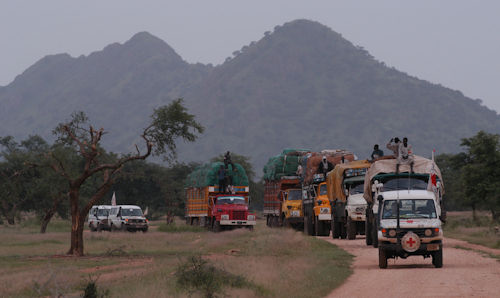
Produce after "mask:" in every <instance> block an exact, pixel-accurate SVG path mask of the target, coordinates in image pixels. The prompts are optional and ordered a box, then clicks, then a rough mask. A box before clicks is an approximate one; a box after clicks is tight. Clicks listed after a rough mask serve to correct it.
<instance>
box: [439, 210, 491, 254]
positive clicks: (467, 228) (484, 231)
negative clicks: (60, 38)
mask: <svg viewBox="0 0 500 298" xmlns="http://www.w3.org/2000/svg"><path fill="white" fill-rule="evenodd" d="M496 227H500V224H498V223H495V222H493V221H492V219H491V216H490V215H489V213H487V212H480V213H478V221H474V220H473V219H472V212H467V211H465V212H448V219H447V222H446V224H445V225H444V227H443V230H444V234H445V236H446V237H451V238H456V239H461V240H465V241H468V242H470V243H474V244H479V245H483V246H486V247H490V248H497V249H500V233H499V232H498V231H496V230H495V228H496Z"/></svg>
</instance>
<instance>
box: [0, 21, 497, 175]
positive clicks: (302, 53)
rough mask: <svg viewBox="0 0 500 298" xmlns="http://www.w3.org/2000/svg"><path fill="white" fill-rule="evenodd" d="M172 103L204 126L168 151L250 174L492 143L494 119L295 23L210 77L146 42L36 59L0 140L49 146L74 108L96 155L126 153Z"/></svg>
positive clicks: (20, 81)
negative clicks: (305, 160)
mask: <svg viewBox="0 0 500 298" xmlns="http://www.w3.org/2000/svg"><path fill="white" fill-rule="evenodd" d="M381 34H382V33H381ZM200 51H203V48H200ZM408 59H412V57H408ZM462 71H467V70H462ZM177 97H183V98H184V99H185V103H186V105H187V106H188V108H189V110H190V112H191V113H194V114H195V115H196V116H197V120H198V121H199V122H201V123H202V124H203V125H204V126H205V127H206V133H205V134H204V135H202V136H201V137H200V138H199V140H198V141H197V142H196V143H193V144H187V145H184V144H179V157H180V159H181V160H183V161H191V160H195V161H205V160H207V159H208V158H210V157H213V156H215V155H218V154H220V153H222V152H224V151H226V150H230V151H233V152H237V153H239V154H244V155H249V156H251V157H252V160H253V161H254V162H255V166H256V171H257V172H260V171H261V169H262V166H263V164H264V163H265V162H266V161H267V159H268V158H269V157H270V156H272V155H276V154H277V153H279V152H280V151H281V150H282V149H283V148H286V147H301V148H310V149H312V150H321V149H325V148H344V149H349V150H352V151H354V152H355V153H357V154H358V156H359V157H360V158H364V157H367V156H368V154H369V153H370V152H371V148H372V146H373V144H374V143H380V144H381V145H382V146H383V145H384V144H385V142H387V141H388V140H389V139H390V138H391V137H394V136H401V137H402V136H407V137H408V138H409V139H410V143H412V144H413V147H414V150H415V151H416V153H417V154H420V155H426V156H428V155H429V154H430V151H431V150H432V149H433V148H436V149H437V151H438V153H443V152H456V151H458V150H459V149H460V148H459V143H460V138H464V137H470V136H472V135H474V134H475V133H476V132H477V131H478V130H480V129H483V130H486V131H488V132H494V133H500V115H498V114H497V113H496V112H495V111H492V110H489V109H488V108H486V107H484V106H482V105H481V103H480V102H479V101H477V100H472V99H470V98H467V97H465V96H464V95H463V94H462V93H461V92H459V91H454V90H451V89H448V88H445V87H442V86H440V85H435V84H432V83H429V82H426V81H423V80H420V79H417V78H415V77H411V76H409V75H407V74H405V73H402V72H400V71H397V70H396V69H394V68H389V67H387V66H385V65H384V64H383V63H381V62H379V61H377V60H376V59H375V58H373V57H372V56H370V54H369V53H368V52H367V51H365V50H364V49H362V48H360V47H356V46H354V45H353V44H351V43H350V42H349V41H347V40H345V39H344V38H342V36H341V35H340V34H338V33H336V32H334V31H332V30H331V29H329V28H328V27H325V26H323V25H321V24H319V23H317V22H313V21H307V20H296V21H292V22H289V23H286V24H284V25H283V26H277V27H275V29H274V31H273V32H272V33H271V32H267V33H266V34H265V36H264V37H263V38H262V39H261V40H259V41H257V42H252V43H250V44H249V45H247V46H244V47H243V48H242V49H241V50H240V51H236V52H235V53H234V56H233V57H232V58H231V59H227V60H226V62H224V63H223V64H221V65H218V66H215V67H214V66H212V65H203V64H189V63H187V62H185V61H184V60H182V58H181V56H179V55H178V54H177V53H176V52H175V51H174V50H173V49H172V48H171V47H170V46H168V45H167V44H166V43H165V42H164V41H162V40H160V39H158V38H156V37H154V36H152V35H151V34H149V33H147V32H141V33H138V34H136V35H134V36H133V37H132V38H131V39H130V40H129V41H127V42H126V43H124V44H111V45H109V46H107V47H106V48H104V49H103V50H102V51H98V52H94V53H92V54H91V55H89V56H81V57H78V58H72V57H70V56H69V55H67V54H58V55H51V56H46V57H44V58H42V59H41V60H40V61H38V62H37V63H35V64H34V65H33V66H31V67H30V68H28V69H27V70H26V71H25V72H24V73H23V74H21V75H19V76H18V77H17V78H16V79H15V80H14V81H13V82H12V83H11V84H9V85H8V86H6V87H0V106H1V109H0V118H1V119H2V121H1V123H2V125H1V126H0V135H1V136H5V135H14V136H16V138H24V137H26V136H28V135H29V134H40V135H42V136H43V137H45V138H50V134H51V130H52V129H53V128H54V127H55V126H56V125H57V123H59V122H61V121H63V120H65V119H68V118H69V117H70V114H71V113H72V112H73V111H78V110H82V111H85V112H86V113H87V115H88V116H89V117H90V119H91V121H92V122H93V123H95V124H96V125H95V126H99V127H100V126H102V127H104V128H105V129H106V130H107V131H108V132H109V134H107V135H106V136H105V138H104V145H105V147H106V148H107V149H109V150H112V151H115V152H129V151H132V150H133V144H134V143H135V142H138V141H139V138H138V136H139V134H140V132H141V129H142V128H143V127H144V126H145V125H146V123H147V122H148V120H149V115H150V114H151V113H152V111H153V109H154V108H155V107H158V106H160V105H163V104H166V103H168V102H170V101H171V100H172V99H174V98H177ZM384 147H385V146H384Z"/></svg>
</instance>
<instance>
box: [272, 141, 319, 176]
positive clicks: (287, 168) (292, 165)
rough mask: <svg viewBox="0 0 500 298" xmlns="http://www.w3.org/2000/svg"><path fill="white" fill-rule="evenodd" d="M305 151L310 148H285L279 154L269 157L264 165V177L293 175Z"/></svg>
mask: <svg viewBox="0 0 500 298" xmlns="http://www.w3.org/2000/svg"><path fill="white" fill-rule="evenodd" d="M307 152H310V150H307V149H291V148H287V149H284V150H283V152H282V153H281V154H280V155H276V156H273V157H271V158H269V160H268V162H267V164H266V165H265V166H264V179H265V180H277V179H280V178H281V177H283V176H295V175H296V172H297V167H298V166H299V164H300V163H301V159H302V156H303V155H305V154H306V153H307Z"/></svg>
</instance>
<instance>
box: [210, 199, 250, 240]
mask: <svg viewBox="0 0 500 298" xmlns="http://www.w3.org/2000/svg"><path fill="white" fill-rule="evenodd" d="M211 205H212V208H211V209H212V211H211V216H212V222H211V225H212V229H213V231H215V232H219V231H221V230H222V229H224V228H226V227H227V228H230V227H246V228H248V229H251V230H252V229H253V227H254V226H255V224H256V221H255V214H253V213H249V211H248V202H247V199H246V198H245V196H242V195H237V194H235V195H232V194H229V195H217V196H215V197H214V198H212V204H211Z"/></svg>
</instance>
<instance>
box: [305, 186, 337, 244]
mask: <svg viewBox="0 0 500 298" xmlns="http://www.w3.org/2000/svg"><path fill="white" fill-rule="evenodd" d="M320 181H322V182H319V183H314V184H311V185H309V186H306V187H304V188H303V196H304V205H305V206H307V207H308V206H312V208H310V207H309V208H307V207H306V208H307V209H308V210H309V211H312V212H311V214H305V218H304V222H305V224H304V231H305V232H306V233H308V234H309V235H316V236H328V235H329V234H330V220H331V207H330V200H329V199H328V193H327V185H326V182H324V178H321V180H320Z"/></svg>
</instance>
